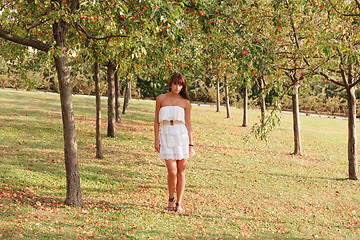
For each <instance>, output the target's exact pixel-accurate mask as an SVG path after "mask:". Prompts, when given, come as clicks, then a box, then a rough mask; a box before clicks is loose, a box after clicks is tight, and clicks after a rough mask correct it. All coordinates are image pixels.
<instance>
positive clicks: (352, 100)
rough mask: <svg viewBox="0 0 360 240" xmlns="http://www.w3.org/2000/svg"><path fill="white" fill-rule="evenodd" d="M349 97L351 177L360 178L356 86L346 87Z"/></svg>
mask: <svg viewBox="0 0 360 240" xmlns="http://www.w3.org/2000/svg"><path fill="white" fill-rule="evenodd" d="M346 90H347V91H346V92H347V97H348V109H349V113H348V118H349V119H348V161H349V179H351V180H359V177H358V162H357V154H356V96H355V90H356V87H355V86H354V87H352V88H350V89H346Z"/></svg>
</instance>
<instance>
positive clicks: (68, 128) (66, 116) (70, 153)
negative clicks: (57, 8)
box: [53, 19, 83, 206]
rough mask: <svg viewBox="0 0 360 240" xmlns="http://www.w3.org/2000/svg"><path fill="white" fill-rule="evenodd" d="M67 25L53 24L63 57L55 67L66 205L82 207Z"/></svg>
mask: <svg viewBox="0 0 360 240" xmlns="http://www.w3.org/2000/svg"><path fill="white" fill-rule="evenodd" d="M66 27H67V26H66V23H65V22H64V21H63V20H62V19H60V21H59V22H58V23H54V24H53V34H54V38H55V41H56V46H57V47H58V48H60V49H61V56H55V57H54V59H55V66H56V71H57V75H58V81H59V90H60V102H61V112H62V120H63V131H64V151H65V167H66V199H65V204H66V205H73V206H81V205H82V204H83V201H82V195H81V187H80V174H79V162H78V152H77V142H76V130H75V116H74V109H73V104H72V95H71V91H72V89H71V82H70V72H69V67H68V64H67V59H66V47H65V37H66V31H67V29H66Z"/></svg>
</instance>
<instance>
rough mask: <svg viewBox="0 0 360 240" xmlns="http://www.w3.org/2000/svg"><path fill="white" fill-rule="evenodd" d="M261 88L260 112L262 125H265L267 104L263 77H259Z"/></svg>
mask: <svg viewBox="0 0 360 240" xmlns="http://www.w3.org/2000/svg"><path fill="white" fill-rule="evenodd" d="M257 80H258V86H259V95H260V96H259V99H260V112H261V123H264V121H265V117H266V102H265V93H264V81H263V78H262V77H258V79H257Z"/></svg>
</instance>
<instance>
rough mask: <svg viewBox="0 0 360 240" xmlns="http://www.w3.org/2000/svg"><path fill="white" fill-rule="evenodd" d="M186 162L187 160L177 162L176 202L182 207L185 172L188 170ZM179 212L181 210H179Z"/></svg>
mask: <svg viewBox="0 0 360 240" xmlns="http://www.w3.org/2000/svg"><path fill="white" fill-rule="evenodd" d="M186 161H187V159H183V160H180V161H176V163H177V176H176V178H177V184H176V200H177V201H176V202H177V203H178V204H179V205H180V203H181V200H182V196H183V193H184V189H185V170H186ZM178 210H179V209H178Z"/></svg>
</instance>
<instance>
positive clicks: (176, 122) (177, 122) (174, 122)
mask: <svg viewBox="0 0 360 240" xmlns="http://www.w3.org/2000/svg"><path fill="white" fill-rule="evenodd" d="M174 124H183V122H182V121H178V120H170V121H167V120H164V121H162V125H174Z"/></svg>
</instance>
